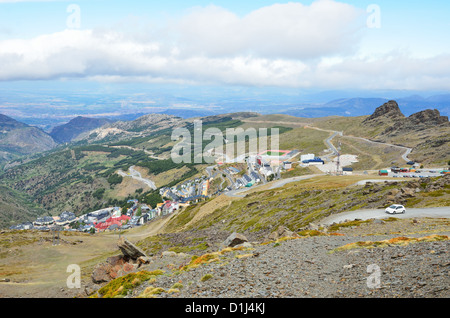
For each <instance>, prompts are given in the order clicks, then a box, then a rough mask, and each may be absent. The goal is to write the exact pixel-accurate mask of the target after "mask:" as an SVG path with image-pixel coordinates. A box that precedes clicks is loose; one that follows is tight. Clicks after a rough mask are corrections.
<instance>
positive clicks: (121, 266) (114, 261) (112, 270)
mask: <svg viewBox="0 0 450 318" xmlns="http://www.w3.org/2000/svg"><path fill="white" fill-rule="evenodd" d="M117 246H118V247H119V249H120V250H121V251H122V255H117V256H112V257H108V258H107V259H106V261H105V262H104V263H100V264H98V265H97V266H96V267H95V268H94V271H93V272H92V275H91V278H92V282H94V283H95V284H101V283H106V282H109V281H111V280H113V279H116V278H117V277H121V276H123V275H126V274H128V273H131V272H134V271H136V270H137V269H138V268H139V267H140V266H142V265H143V264H148V263H149V262H150V259H149V258H148V257H147V256H146V255H145V253H144V252H143V251H142V250H141V249H139V248H138V247H137V246H135V245H134V244H132V243H131V242H130V241H128V240H127V239H125V238H120V239H119V241H118V242H117Z"/></svg>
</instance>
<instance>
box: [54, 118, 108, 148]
mask: <svg viewBox="0 0 450 318" xmlns="http://www.w3.org/2000/svg"><path fill="white" fill-rule="evenodd" d="M108 123H111V120H109V119H104V118H91V117H83V116H77V117H75V118H73V119H72V120H71V121H69V122H68V123H67V124H64V125H61V126H57V127H55V128H53V130H52V132H51V133H50V136H52V137H53V139H55V140H56V141H57V142H60V143H64V142H70V141H72V140H73V139H74V138H76V137H77V136H79V135H80V134H81V133H83V132H86V131H90V130H93V129H95V128H98V127H101V126H103V125H105V124H108Z"/></svg>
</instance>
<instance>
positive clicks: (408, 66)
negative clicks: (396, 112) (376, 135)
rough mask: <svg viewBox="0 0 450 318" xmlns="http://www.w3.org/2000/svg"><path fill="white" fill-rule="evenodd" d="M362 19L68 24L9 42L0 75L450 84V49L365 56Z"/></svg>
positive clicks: (194, 15)
mask: <svg viewBox="0 0 450 318" xmlns="http://www.w3.org/2000/svg"><path fill="white" fill-rule="evenodd" d="M360 18H361V16H360V15H359V13H358V10H357V9H355V8H354V7H352V6H349V5H346V4H341V3H338V2H335V1H331V0H320V1H316V2H313V3H312V4H311V5H310V6H304V5H302V4H299V3H288V4H284V5H281V4H280V5H278V4H277V5H272V6H268V7H264V8H261V9H259V10H256V11H253V12H251V13H249V14H248V15H246V16H244V17H239V16H237V15H235V14H234V13H232V12H230V11H228V10H225V9H223V8H220V7H217V6H208V7H205V8H194V9H192V10H191V11H190V12H189V13H188V14H187V15H185V16H184V17H183V18H182V19H181V20H180V21H178V22H176V23H174V24H172V25H171V26H170V27H168V28H164V29H162V30H160V31H161V32H155V30H153V31H152V32H151V33H148V34H142V30H136V31H135V32H134V30H132V31H130V30H128V31H126V32H125V31H123V30H122V31H117V30H113V29H95V30H64V31H60V32H56V33H53V34H46V35H41V36H38V37H35V38H33V39H14V40H4V41H1V42H0V81H8V80H22V79H25V80H26V79H58V78H86V79H89V80H98V81H148V82H158V83H163V82H170V83H192V84H194V83H202V84H204V83H209V84H239V85H257V86H269V85H270V86H291V87H320V88H355V89H357V88H378V89H386V88H387V89H407V88H411V89H426V88H433V89H449V88H450V81H449V79H450V78H449V77H450V75H449V74H450V55H441V56H436V57H432V58H428V59H418V58H412V57H411V56H410V55H405V54H400V53H398V52H388V53H386V54H385V55H381V56H370V55H368V56H364V57H361V56H359V55H358V50H357V49H358V44H359V39H360V37H361V30H360V29H359V26H360Z"/></svg>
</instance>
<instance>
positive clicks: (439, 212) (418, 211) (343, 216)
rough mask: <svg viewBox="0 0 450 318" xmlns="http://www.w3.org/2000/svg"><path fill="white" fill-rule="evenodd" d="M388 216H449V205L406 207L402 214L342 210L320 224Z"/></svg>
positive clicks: (380, 211)
mask: <svg viewBox="0 0 450 318" xmlns="http://www.w3.org/2000/svg"><path fill="white" fill-rule="evenodd" d="M389 217H396V218H399V219H406V218H425V217H427V218H450V207H440V208H411V209H409V208H408V207H406V213H404V214H387V213H385V212H384V209H376V210H356V211H350V212H343V213H339V214H335V215H331V216H329V217H326V218H325V219H322V220H321V221H320V223H321V224H324V225H331V224H333V223H339V222H342V221H345V220H348V221H353V220H356V219H359V220H368V219H385V218H389Z"/></svg>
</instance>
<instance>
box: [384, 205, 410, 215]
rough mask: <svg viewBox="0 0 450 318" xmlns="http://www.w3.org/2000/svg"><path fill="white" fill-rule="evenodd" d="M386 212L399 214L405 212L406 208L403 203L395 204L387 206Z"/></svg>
mask: <svg viewBox="0 0 450 318" xmlns="http://www.w3.org/2000/svg"><path fill="white" fill-rule="evenodd" d="M385 212H386V213H389V214H398V213H405V212H406V209H405V207H404V206H403V205H399V204H394V205H391V206H390V207H388V208H386V210H385Z"/></svg>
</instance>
